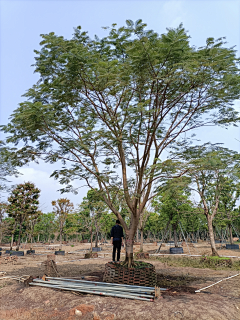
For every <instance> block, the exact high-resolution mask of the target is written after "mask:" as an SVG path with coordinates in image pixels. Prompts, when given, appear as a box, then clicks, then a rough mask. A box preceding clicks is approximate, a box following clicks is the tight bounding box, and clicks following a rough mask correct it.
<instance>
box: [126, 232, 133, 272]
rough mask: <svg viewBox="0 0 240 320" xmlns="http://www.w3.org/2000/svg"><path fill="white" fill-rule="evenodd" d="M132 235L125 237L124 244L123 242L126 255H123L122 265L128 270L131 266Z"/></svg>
mask: <svg viewBox="0 0 240 320" xmlns="http://www.w3.org/2000/svg"><path fill="white" fill-rule="evenodd" d="M133 238H134V236H133V235H129V236H127V235H126V242H125V249H126V255H125V261H124V264H126V265H127V267H128V268H131V266H132V265H133Z"/></svg>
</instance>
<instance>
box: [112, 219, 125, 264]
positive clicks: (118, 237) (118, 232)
mask: <svg viewBox="0 0 240 320" xmlns="http://www.w3.org/2000/svg"><path fill="white" fill-rule="evenodd" d="M111 240H112V245H113V255H112V260H113V261H115V255H116V249H117V261H119V260H120V252H121V246H122V242H123V228H122V227H121V226H120V221H119V220H116V224H115V226H114V227H112V230H111Z"/></svg>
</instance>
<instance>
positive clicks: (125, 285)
mask: <svg viewBox="0 0 240 320" xmlns="http://www.w3.org/2000/svg"><path fill="white" fill-rule="evenodd" d="M46 279H53V280H63V281H75V282H80V283H87V284H88V283H92V284H93V283H94V284H95V283H96V284H101V285H106V286H109V285H111V286H114V287H115V286H116V287H119V286H121V287H126V288H140V289H141V288H144V290H147V289H150V290H155V287H143V286H135V285H129V284H119V283H109V282H97V281H87V280H77V279H70V278H58V277H46ZM160 290H162V291H165V290H167V289H166V288H160Z"/></svg>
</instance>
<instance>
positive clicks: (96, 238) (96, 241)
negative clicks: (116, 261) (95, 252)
mask: <svg viewBox="0 0 240 320" xmlns="http://www.w3.org/2000/svg"><path fill="white" fill-rule="evenodd" d="M97 247H98V232H97V231H96V232H95V248H97Z"/></svg>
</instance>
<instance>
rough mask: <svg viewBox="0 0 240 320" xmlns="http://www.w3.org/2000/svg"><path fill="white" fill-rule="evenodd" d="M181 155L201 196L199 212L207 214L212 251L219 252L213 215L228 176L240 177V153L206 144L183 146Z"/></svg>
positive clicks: (194, 187) (193, 186) (222, 194)
mask: <svg viewBox="0 0 240 320" xmlns="http://www.w3.org/2000/svg"><path fill="white" fill-rule="evenodd" d="M181 157H182V158H183V159H184V160H185V161H186V163H185V165H186V166H187V168H188V173H187V174H188V176H189V177H190V178H191V179H192V183H193V185H192V190H194V191H195V192H197V193H198V195H199V197H200V204H199V208H200V211H199V212H200V213H203V214H204V215H205V216H206V218H207V225H208V232H209V237H210V244H211V249H212V254H213V255H218V253H217V250H216V245H215V239H214V232H213V219H214V217H215V216H216V214H217V212H218V209H219V204H220V199H221V196H224V190H226V189H225V188H226V186H227V185H226V184H227V181H228V179H233V180H236V179H238V177H239V168H240V167H239V165H240V155H239V154H238V153H237V152H234V151H231V150H228V149H226V148H221V147H219V146H217V145H211V144H205V145H203V146H197V147H192V148H188V149H186V150H182V152H181ZM226 178H227V179H226Z"/></svg>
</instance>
